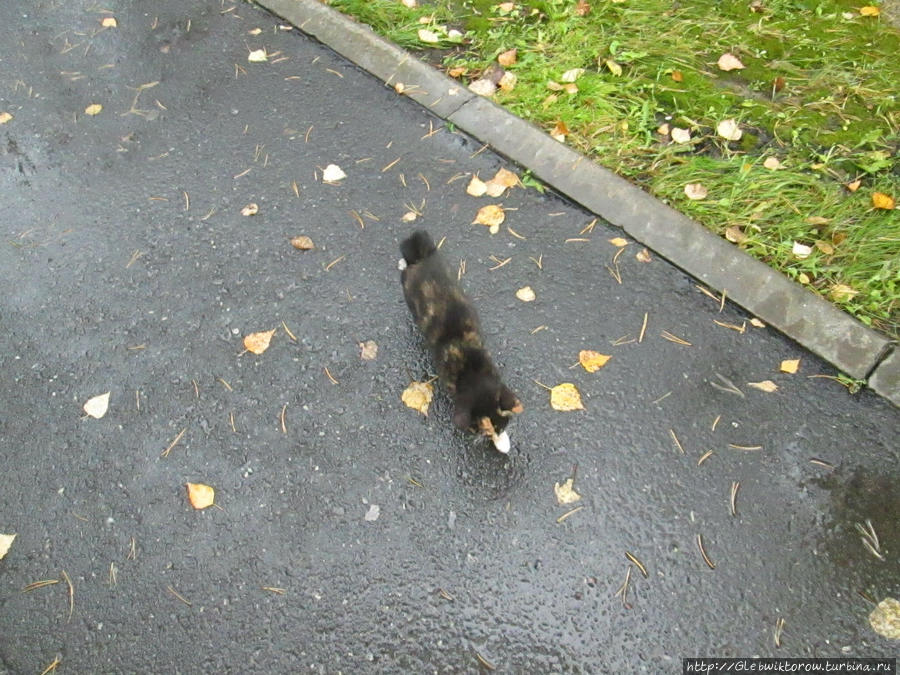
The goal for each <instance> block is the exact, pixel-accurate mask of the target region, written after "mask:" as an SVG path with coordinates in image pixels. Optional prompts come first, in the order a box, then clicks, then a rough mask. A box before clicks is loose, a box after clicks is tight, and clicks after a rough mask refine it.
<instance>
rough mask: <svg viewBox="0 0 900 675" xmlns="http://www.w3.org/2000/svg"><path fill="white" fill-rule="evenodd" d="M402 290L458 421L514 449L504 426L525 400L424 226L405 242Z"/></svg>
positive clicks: (503, 448) (504, 449) (500, 446)
mask: <svg viewBox="0 0 900 675" xmlns="http://www.w3.org/2000/svg"><path fill="white" fill-rule="evenodd" d="M400 252H401V253H402V254H403V260H401V261H400V265H399V267H400V269H401V270H402V273H401V275H400V280H401V282H402V283H403V295H404V296H405V297H406V304H407V305H409V309H410V311H411V312H412V315H413V318H414V319H415V320H416V325H418V326H419V329H420V330H421V331H422V334H423V335H424V336H425V339H426V340H427V341H428V345H429V346H430V347H431V351H432V353H433V355H434V361H435V364H436V365H437V370H438V375H439V376H440V378H441V381H442V382H443V383H444V386H446V387H447V390H448V391H449V392H450V396H452V397H453V405H454V413H453V421H454V422H455V423H456V425H457V426H458V427H460V428H461V429H468V430H469V431H472V432H475V433H481V434H483V435H485V436H488V437H490V439H491V440H492V441H493V442H494V446H495V447H496V448H497V449H498V450H499V451H500V452H504V453H506V452H509V436H507V434H506V432H505V431H504V429H505V428H506V425H507V424H508V423H509V420H510V417H512V415H514V414H516V413H520V412H522V404H521V403H520V402H519V400H518V399H517V398H516V396H515V394H513V393H512V391H510V389H509V387H507V386H506V385H505V384H503V382H501V381H500V373H499V372H497V368H496V367H495V366H494V364H493V362H492V361H491V357H490V356H489V355H488V353H487V351H486V350H485V349H484V346H483V344H482V338H481V327H480V325H479V321H478V315H477V314H476V313H475V308H474V307H473V306H472V304H471V302H469V299H468V298H467V297H466V296H465V294H464V293H463V291H462V289H461V288H460V287H459V284H458V283H457V281H456V279H454V278H453V276H452V275H451V273H450V270H449V269H448V268H447V265H446V264H445V263H444V261H443V260H442V259H441V257H440V255H439V254H438V252H437V248H435V245H434V241H433V240H432V239H431V237H430V236H429V235H428V233H427V232H424V231H422V230H419V231H417V232H414V233H413V235H412V236H411V237H409V238H408V239H406V240H405V241H404V242H403V243H402V244H400Z"/></svg>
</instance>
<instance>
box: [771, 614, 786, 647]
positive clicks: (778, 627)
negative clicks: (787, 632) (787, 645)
mask: <svg viewBox="0 0 900 675" xmlns="http://www.w3.org/2000/svg"><path fill="white" fill-rule="evenodd" d="M783 630H784V618H782V617H780V616H779V617H778V619H777V620H776V621H775V634H774V635H773V637H774V639H775V646H776V647H780V646H781V632H782V631H783Z"/></svg>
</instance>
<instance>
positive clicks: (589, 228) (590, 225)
mask: <svg viewBox="0 0 900 675" xmlns="http://www.w3.org/2000/svg"><path fill="white" fill-rule="evenodd" d="M596 224H597V219H596V218H594V219H593V220H592V221H591V222H589V223H588V224H587V225H585V226H584V229H582V230H581V232H579V233H578V234H589V233H591V232H593V231H594V225H596Z"/></svg>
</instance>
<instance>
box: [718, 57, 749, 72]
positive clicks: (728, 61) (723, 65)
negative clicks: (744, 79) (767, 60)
mask: <svg viewBox="0 0 900 675" xmlns="http://www.w3.org/2000/svg"><path fill="white" fill-rule="evenodd" d="M716 65H718V66H719V70H724V71H725V72H728V71H729V70H741V69H743V68H745V67H746V66H744V64H743V63H741V60H740V59H739V58H738V57H736V56H735V55H734V54H730V53H725V54H722V56H720V57H719V60H718V61H717V62H716Z"/></svg>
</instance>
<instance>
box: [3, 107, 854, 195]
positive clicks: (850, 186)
mask: <svg viewBox="0 0 900 675" xmlns="http://www.w3.org/2000/svg"><path fill="white" fill-rule="evenodd" d="M0 117H2V116H0ZM860 185H862V181H861V180H859V179H858V178H857V179H856V180H855V181H853V182H851V183H847V189H848V190H850V192H856V191H857V190H859V186H860Z"/></svg>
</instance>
